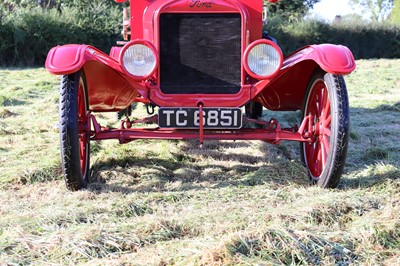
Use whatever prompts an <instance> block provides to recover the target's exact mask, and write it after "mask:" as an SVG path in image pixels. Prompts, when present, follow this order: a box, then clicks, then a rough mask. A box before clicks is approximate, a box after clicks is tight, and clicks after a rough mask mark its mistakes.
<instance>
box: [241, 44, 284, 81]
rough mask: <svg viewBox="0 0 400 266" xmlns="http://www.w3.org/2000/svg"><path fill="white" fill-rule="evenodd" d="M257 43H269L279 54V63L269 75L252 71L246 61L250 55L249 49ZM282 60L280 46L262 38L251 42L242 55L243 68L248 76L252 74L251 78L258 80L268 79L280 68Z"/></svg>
mask: <svg viewBox="0 0 400 266" xmlns="http://www.w3.org/2000/svg"><path fill="white" fill-rule="evenodd" d="M258 45H269V46H271V47H272V48H274V49H275V51H276V52H277V54H278V56H279V64H278V66H277V68H276V70H275V71H274V72H272V73H270V74H269V75H266V76H263V75H259V74H257V73H254V71H252V70H251V68H250V66H249V61H248V60H249V55H250V53H251V51H252V50H253V49H254V48H255V47H256V46H258ZM283 60H284V58H283V53H282V50H281V48H280V47H279V46H278V45H277V44H276V43H274V42H273V41H271V40H266V39H262V40H257V41H255V42H253V43H251V44H250V45H249V46H248V47H247V48H246V51H245V53H244V56H243V65H244V69H245V70H246V72H247V73H248V74H249V75H250V76H252V77H253V78H255V79H258V80H263V79H268V78H270V77H273V76H275V75H276V74H277V73H278V72H279V70H280V69H281V68H282V64H283Z"/></svg>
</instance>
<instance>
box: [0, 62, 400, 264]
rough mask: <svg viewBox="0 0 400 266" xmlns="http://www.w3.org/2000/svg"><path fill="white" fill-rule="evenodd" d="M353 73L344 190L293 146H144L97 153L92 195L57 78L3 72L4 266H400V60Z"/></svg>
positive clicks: (286, 116)
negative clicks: (62, 140)
mask: <svg viewBox="0 0 400 266" xmlns="http://www.w3.org/2000/svg"><path fill="white" fill-rule="evenodd" d="M357 63H358V68H357V70H356V71H355V72H354V73H353V74H352V75H351V76H348V77H346V81H347V87H348V91H349V96H350V105H351V139H350V148H349V155H348V160H347V162H346V167H345V174H344V176H343V177H342V181H341V183H340V185H339V188H338V189H335V190H326V189H320V188H317V187H312V186H310V185H309V184H308V181H307V178H306V172H305V169H304V168H303V166H302V165H301V163H300V159H299V154H298V144H297V143H289V142H285V143H282V144H281V145H279V146H273V145H269V144H265V143H262V142H258V141H255V142H248V141H238V142H228V141H221V142H216V141H213V142H207V143H206V146H205V148H204V149H202V150H201V149H199V148H198V146H197V143H196V142H195V141H191V142H183V141H146V140H143V141H136V142H132V143H130V144H126V145H118V144H117V142H116V141H104V142H101V143H92V157H91V162H92V169H93V171H92V184H91V185H90V186H89V188H88V189H87V190H83V191H79V192H75V193H73V192H69V191H67V190H66V188H65V184H64V181H63V179H62V176H61V169H60V159H59V140H58V138H59V137H58V133H57V130H55V128H56V124H57V116H58V114H57V112H58V109H57V108H58V107H57V105H58V83H59V79H58V77H54V76H51V75H49V74H47V72H46V71H45V70H44V69H41V68H40V69H22V70H18V69H2V70H0V265H3V264H4V265H26V264H32V265H46V264H48V265H58V264H71V265H75V264H87V265H105V264H107V265H271V264H301V265H319V264H320V265H326V264H328V265H336V264H337V265H348V264H363V265H376V264H386V265H399V264H400V248H399V247H400V220H399V217H400V143H399V141H400V135H399V132H400V60H371V61H366V60H365V61H358V62H357ZM138 112H143V110H139V111H138ZM264 115H265V117H266V119H268V118H270V117H271V116H274V117H278V118H279V120H282V121H288V122H290V123H293V122H294V121H296V120H298V113H271V112H267V111H265V112H264ZM115 120H116V118H115V115H101V121H102V123H103V124H113V123H115V122H116V121H115Z"/></svg>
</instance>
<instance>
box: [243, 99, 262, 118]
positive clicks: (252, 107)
mask: <svg viewBox="0 0 400 266" xmlns="http://www.w3.org/2000/svg"><path fill="white" fill-rule="evenodd" d="M262 110H263V106H262V105H261V103H258V102H249V103H248V104H246V106H245V111H246V116H247V117H248V118H251V119H258V118H260V117H261V116H262Z"/></svg>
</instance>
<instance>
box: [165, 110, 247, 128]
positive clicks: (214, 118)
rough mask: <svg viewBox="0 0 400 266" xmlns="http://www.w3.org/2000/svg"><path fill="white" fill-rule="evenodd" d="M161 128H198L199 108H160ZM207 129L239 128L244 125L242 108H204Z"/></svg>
mask: <svg viewBox="0 0 400 266" xmlns="http://www.w3.org/2000/svg"><path fill="white" fill-rule="evenodd" d="M158 126H159V127H160V128H186V129H198V128H199V126H200V110H199V108H169V107H168V108H167V107H165V108H164V107H163V108H160V109H159V110H158ZM203 126H204V128H205V129H239V128H241V127H242V110H241V109H240V108H203Z"/></svg>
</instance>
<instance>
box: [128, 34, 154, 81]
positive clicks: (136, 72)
mask: <svg viewBox="0 0 400 266" xmlns="http://www.w3.org/2000/svg"><path fill="white" fill-rule="evenodd" d="M120 62H121V63H122V67H123V69H124V70H125V71H126V72H128V73H129V74H131V75H132V76H133V77H134V78H136V79H140V80H144V79H146V78H148V77H150V76H151V75H152V74H153V73H154V71H155V70H156V68H157V64H158V58H157V52H156V49H155V48H154V46H153V45H152V44H151V43H149V42H147V41H133V42H130V43H128V44H126V45H125V46H124V48H123V49H122V51H121V60H120Z"/></svg>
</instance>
